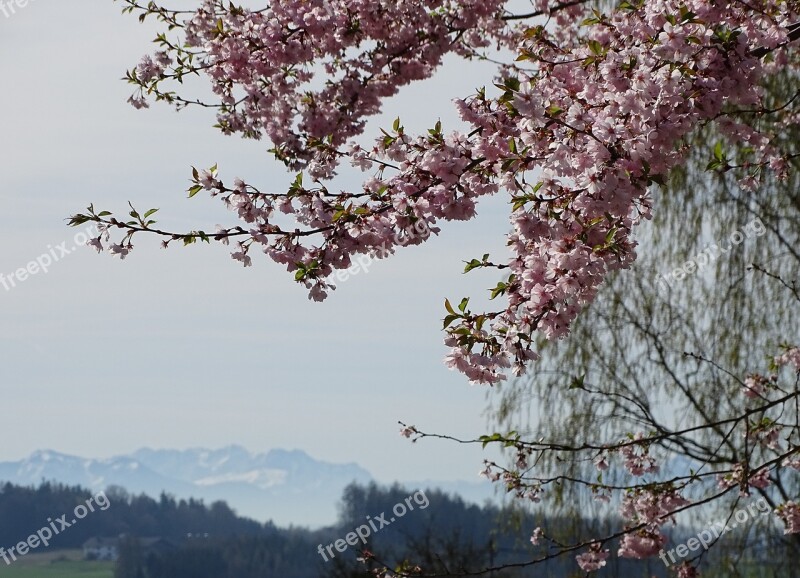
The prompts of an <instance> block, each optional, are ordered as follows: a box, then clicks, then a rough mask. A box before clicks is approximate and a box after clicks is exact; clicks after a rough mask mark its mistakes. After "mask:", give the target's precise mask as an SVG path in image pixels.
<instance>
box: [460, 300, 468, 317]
mask: <svg viewBox="0 0 800 578" xmlns="http://www.w3.org/2000/svg"><path fill="white" fill-rule="evenodd" d="M468 304H469V297H464V298H463V299H462V300H461V303H459V304H458V310H459V311H461V313H464V311H465V310H466V309H467V305H468Z"/></svg>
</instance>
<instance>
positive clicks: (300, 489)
mask: <svg viewBox="0 0 800 578" xmlns="http://www.w3.org/2000/svg"><path fill="white" fill-rule="evenodd" d="M43 480H48V481H55V482H60V483H63V484H69V485H80V486H83V487H87V488H89V489H91V490H93V491H100V490H104V489H107V488H108V487H109V486H120V487H122V488H124V489H125V490H127V491H128V492H129V493H131V494H140V493H143V494H147V495H149V496H152V497H158V496H159V495H160V494H161V493H162V492H166V493H167V494H171V495H173V496H175V497H176V498H195V499H202V500H204V501H205V502H206V503H211V502H214V501H217V500H223V501H225V502H227V503H228V504H229V505H230V506H231V507H232V508H233V509H234V510H236V512H237V513H238V514H239V515H242V516H247V517H250V518H254V519H256V520H259V521H262V522H264V521H267V520H272V521H273V522H274V523H275V524H277V525H279V526H289V525H295V526H308V527H321V526H326V525H329V524H333V523H334V522H335V521H336V516H337V505H338V503H339V499H340V498H341V495H342V491H343V490H344V488H345V487H346V486H347V485H348V484H350V483H351V482H357V483H359V484H367V483H369V482H371V481H373V478H372V476H371V475H370V473H369V472H368V471H367V470H365V469H364V468H362V467H361V466H359V465H358V464H355V463H348V464H334V463H328V462H324V461H320V460H316V459H314V458H312V457H311V456H309V455H308V454H307V453H305V452H303V451H301V450H283V449H273V450H270V451H268V452H266V453H260V454H259V453H256V454H254V453H251V452H249V451H248V450H246V449H245V448H243V447H241V446H235V445H233V446H228V447H225V448H221V449H217V450H210V449H204V448H193V449H187V450H170V449H158V450H154V449H148V448H144V449H140V450H137V451H135V452H133V453H132V454H128V455H122V456H116V457H112V458H107V459H89V458H82V457H78V456H72V455H67V454H62V453H59V452H55V451H52V450H39V451H36V452H34V453H32V454H31V455H30V456H28V457H27V458H25V459H23V460H20V461H16V462H0V481H3V482H11V483H13V484H18V485H38V484H39V483H40V482H42V481H43ZM404 485H406V486H407V487H409V488H413V489H420V488H429V487H430V488H432V487H437V488H439V489H442V490H445V491H448V492H451V493H455V494H457V495H459V496H461V497H462V498H463V499H464V500H465V501H467V502H473V503H479V504H482V503H483V502H485V500H487V499H492V496H493V493H492V486H491V484H489V483H488V482H484V483H481V482H480V481H476V482H461V481H453V482H435V483H433V482H404Z"/></svg>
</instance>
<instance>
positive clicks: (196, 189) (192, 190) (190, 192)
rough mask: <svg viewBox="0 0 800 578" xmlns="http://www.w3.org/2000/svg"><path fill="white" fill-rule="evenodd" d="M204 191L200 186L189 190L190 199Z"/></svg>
mask: <svg viewBox="0 0 800 578" xmlns="http://www.w3.org/2000/svg"><path fill="white" fill-rule="evenodd" d="M202 190H203V187H201V186H200V185H195V186H193V187H192V188H191V189H189V198H190V199H191V198H192V197H193V196H195V195H196V194H197V193H199V192H200V191H202Z"/></svg>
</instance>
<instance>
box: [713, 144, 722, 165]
mask: <svg viewBox="0 0 800 578" xmlns="http://www.w3.org/2000/svg"><path fill="white" fill-rule="evenodd" d="M714 158H715V159H717V160H718V161H724V160H725V153H724V152H723V150H722V142H718V143H717V145H716V146H715V147H714Z"/></svg>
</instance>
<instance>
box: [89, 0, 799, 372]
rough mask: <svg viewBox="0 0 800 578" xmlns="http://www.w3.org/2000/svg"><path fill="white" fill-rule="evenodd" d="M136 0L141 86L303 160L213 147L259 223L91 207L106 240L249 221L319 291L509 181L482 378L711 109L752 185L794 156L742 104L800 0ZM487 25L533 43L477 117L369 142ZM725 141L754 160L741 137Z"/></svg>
mask: <svg viewBox="0 0 800 578" xmlns="http://www.w3.org/2000/svg"><path fill="white" fill-rule="evenodd" d="M125 1H126V3H127V4H128V10H129V11H132V12H133V11H139V12H140V17H141V18H145V17H147V16H155V17H157V18H159V19H161V20H162V21H163V22H165V23H166V24H168V25H169V28H170V29H171V32H170V33H169V34H167V33H164V34H160V35H159V37H158V38H157V42H158V43H159V50H158V51H157V52H156V53H155V54H153V55H151V56H146V57H144V58H143V59H142V61H141V62H140V63H139V65H138V66H137V67H136V68H135V69H133V70H131V71H130V72H129V73H128V80H129V81H130V82H131V83H132V84H134V85H135V86H136V93H135V94H134V95H133V96H132V97H131V102H132V103H133V104H134V105H135V106H137V107H143V106H145V105H146V104H147V102H148V100H153V99H155V100H162V101H166V102H169V103H172V104H174V105H176V106H178V107H185V106H191V105H202V106H209V107H212V108H214V109H215V110H216V111H217V127H218V128H219V129H220V130H221V131H223V132H224V133H227V134H239V135H241V136H244V137H248V138H256V139H260V138H266V139H269V140H270V141H271V142H272V145H273V148H272V152H273V153H274V154H275V155H276V157H277V158H278V159H280V160H281V161H282V162H284V163H285V164H286V166H287V167H288V168H289V169H290V170H292V171H296V172H297V171H299V172H298V174H297V177H296V179H295V181H294V183H293V184H292V186H291V187H290V188H289V189H288V190H287V191H285V192H280V193H273V192H262V191H260V190H259V189H258V188H256V187H255V186H253V185H251V184H248V183H246V182H245V181H243V180H241V179H236V180H234V182H233V184H232V185H230V186H228V185H226V184H224V182H223V181H222V180H220V179H219V177H218V175H217V170H216V167H214V168H213V169H211V170H204V171H197V170H196V171H195V172H194V175H193V184H192V187H191V189H190V195H191V196H193V195H195V194H196V193H197V192H199V191H201V190H206V191H208V192H209V193H210V194H211V195H212V196H219V197H220V198H221V199H222V201H223V202H224V203H225V205H226V206H227V207H228V208H229V209H230V210H231V211H233V212H234V213H235V214H236V216H237V217H238V219H239V220H240V222H242V224H240V225H236V226H232V227H222V226H220V227H219V228H218V229H217V231H216V232H215V233H213V234H206V233H205V232H203V231H192V232H189V233H179V234H176V233H170V232H168V231H161V230H156V229H154V228H152V227H150V226H142V225H141V224H139V223H136V222H134V223H133V224H131V222H124V221H122V220H112V219H110V218H107V217H99V216H97V215H93V216H89V218H90V220H94V221H97V222H99V223H104V224H106V225H109V226H112V227H120V228H122V229H124V230H125V238H124V242H111V243H109V244H108V245H107V247H108V248H109V249H110V250H111V252H112V253H114V254H116V255H118V256H120V257H124V256H125V255H127V254H128V253H129V252H130V250H131V249H132V247H133V244H132V242H131V238H132V233H138V232H151V233H156V234H159V235H163V236H165V237H167V241H165V246H166V245H168V244H169V242H170V241H172V240H183V241H184V242H194V241H196V240H203V241H206V240H209V239H210V240H216V241H221V242H223V241H228V240H229V239H235V240H236V244H235V246H234V248H233V251H232V256H233V258H234V259H236V260H238V261H240V262H241V263H242V264H243V265H245V266H249V265H251V264H252V256H251V253H252V251H253V248H258V249H259V250H261V251H262V252H263V253H265V254H266V255H267V256H268V257H269V258H271V259H272V260H274V261H276V262H278V263H280V264H282V265H285V266H286V269H287V270H288V271H289V272H290V273H292V274H293V275H294V277H295V279H296V281H297V282H298V283H301V284H303V285H304V286H305V287H306V288H307V289H308V291H309V297H310V298H312V299H314V300H318V301H321V300H323V299H324V298H325V297H326V296H327V294H328V293H329V292H330V290H332V289H333V288H334V286H333V284H332V283H331V282H330V277H331V275H332V274H333V273H334V272H335V271H336V270H338V269H343V268H348V267H349V266H350V265H351V262H352V259H353V258H354V257H355V256H356V255H359V254H370V255H375V254H376V253H377V252H378V251H379V249H381V248H383V249H382V250H383V254H382V256H385V255H388V254H391V253H392V252H393V251H394V249H395V248H397V247H398V243H396V242H394V241H393V240H394V239H397V238H398V235H403V233H404V232H405V231H408V230H409V229H410V228H413V227H414V226H415V225H416V224H417V223H419V222H420V221H421V222H422V223H423V224H424V225H425V227H427V228H429V229H430V230H431V231H432V232H434V233H436V232H437V231H438V229H437V227H436V223H437V222H440V221H441V220H469V219H472V218H473V217H474V216H475V215H476V210H477V209H476V207H477V203H478V202H479V200H480V198H481V197H484V196H486V195H494V194H497V193H498V192H500V191H502V192H504V193H505V194H507V195H508V196H509V203H510V220H511V225H512V227H513V231H512V233H511V234H510V235H509V238H508V246H509V248H510V251H511V255H510V256H509V257H503V258H501V259H499V260H497V262H493V261H492V260H490V258H489V255H485V256H484V257H483V258H482V259H473V260H472V261H471V262H469V264H468V266H467V269H468V270H472V269H477V268H495V269H497V270H498V271H499V272H501V274H502V280H501V281H500V282H498V284H497V286H496V287H494V288H493V289H491V296H492V298H493V299H494V298H498V297H500V298H502V299H503V300H504V304H503V306H502V307H500V308H499V309H497V310H494V311H488V312H480V311H477V312H473V311H472V310H471V309H469V308H468V307H467V306H466V303H467V302H468V300H462V301H461V303H462V305H463V307H461V308H459V309H455V308H453V307H449V308H448V312H447V313H448V314H447V316H446V318H445V330H446V332H447V337H446V345H447V346H448V347H450V353H449V354H448V355H447V358H446V364H447V365H448V366H449V367H451V368H453V369H457V370H459V371H461V372H463V373H464V374H465V375H466V376H467V377H468V378H469V379H470V381H471V382H473V383H484V384H492V383H496V382H498V381H500V380H502V379H504V378H505V377H506V376H507V370H508V369H513V371H514V373H516V374H520V373H522V372H523V371H524V370H525V368H526V366H527V365H528V364H529V363H530V362H531V361H532V360H534V359H535V358H536V356H537V353H536V351H535V350H534V341H535V338H536V335H537V334H538V335H543V336H545V337H546V338H548V339H557V338H560V337H562V336H564V335H565V334H566V333H567V332H568V331H569V327H570V324H571V323H572V321H573V320H574V319H575V317H576V316H577V315H578V314H579V312H580V311H581V310H582V309H583V308H584V307H585V306H586V305H587V304H588V303H590V302H591V301H592V300H593V298H594V296H595V294H596V292H597V290H598V288H599V286H600V284H601V283H602V282H603V280H604V279H605V278H606V276H607V275H608V274H609V273H610V272H612V271H615V270H618V269H622V268H627V267H629V266H630V265H631V264H632V263H633V261H634V260H635V258H636V253H635V247H636V242H635V241H634V240H633V239H632V236H631V235H632V233H633V231H634V229H635V227H636V225H638V224H639V223H641V221H642V220H644V219H648V218H649V217H650V212H651V200H650V196H649V194H648V189H649V188H650V187H651V186H652V185H654V184H662V183H664V181H665V179H666V176H667V174H668V173H669V171H670V170H671V169H672V168H673V167H675V166H677V165H678V164H680V163H681V162H682V160H683V154H682V153H683V150H682V142H683V139H684V137H686V136H687V135H688V134H689V133H690V131H691V130H692V129H693V128H694V127H696V126H698V125H699V124H702V123H715V124H716V126H718V129H719V131H720V132H721V133H722V134H725V135H726V136H727V137H728V142H729V143H731V144H737V143H738V144H741V145H743V146H744V145H746V147H747V150H748V151H750V153H749V154H750V155H751V158H748V159H747V162H746V164H742V165H741V167H743V168H742V171H743V173H746V174H747V176H746V177H745V178H746V179H747V182H748V183H749V184H750V185H751V186H752V185H753V184H754V182H755V181H756V180H757V179H758V178H760V175H762V174H763V173H764V172H765V171H768V170H772V171H774V172H775V173H776V174H777V175H778V176H779V177H784V176H785V173H786V170H787V163H786V160H787V158H788V157H789V156H790V154H789V153H788V152H785V151H781V150H779V149H778V148H777V145H775V144H774V143H773V142H772V139H771V138H770V134H767V133H763V132H759V131H758V130H756V129H755V128H753V127H752V126H750V125H749V124H747V123H746V122H743V121H742V120H741V118H740V116H737V114H738V113H739V111H741V110H743V109H747V108H749V109H754V108H755V109H756V110H757V109H758V107H759V106H761V103H762V102H761V101H762V93H761V88H760V82H761V81H762V80H763V79H764V78H765V77H766V76H767V75H769V74H773V73H776V71H777V70H779V68H780V66H779V65H777V64H776V62H781V63H783V65H784V66H786V65H788V64H792V63H793V62H794V59H792V58H790V57H789V56H787V54H789V53H790V52H791V51H792V44H791V41H792V40H793V37H792V36H790V32H789V30H790V27H791V25H792V23H793V22H794V21H795V20H796V19H797V14H798V10H797V3H796V2H780V3H779V2H775V1H766V0H761V1H758V2H756V3H755V4H753V3H751V4H745V3H718V2H711V1H709V0H689V1H686V2H679V1H677V0H658V1H655V2H649V1H648V2H641V1H635V2H626V3H624V6H622V7H620V8H618V9H616V10H614V11H612V12H610V13H608V14H605V13H602V12H600V11H596V10H595V11H590V10H589V8H590V6H589V4H588V3H583V2H577V3H565V4H549V3H547V2H545V1H544V0H537V2H535V3H534V5H535V6H534V7H535V8H536V9H537V11H536V12H535V13H532V14H530V15H527V16H535V15H542V14H544V15H549V16H550V19H549V20H548V22H547V25H546V26H543V25H540V24H538V23H537V21H536V20H535V19H534V20H527V19H526V18H525V17H522V16H516V15H513V14H511V13H510V12H509V11H508V10H507V9H506V6H505V4H506V3H505V2H503V1H500V0H490V1H485V0H425V1H423V2H411V1H408V0H398V1H392V2H373V1H367V0H356V1H353V0H347V1H345V0H335V1H333V2H327V1H325V2H323V1H322V0H311V1H305V0H304V1H302V2H300V1H297V2H281V3H278V4H274V3H273V4H270V5H268V6H267V7H266V8H264V9H262V10H250V9H246V8H240V7H236V6H234V5H231V4H228V3H225V2H222V1H221V0H203V2H201V5H200V7H199V8H197V9H196V10H190V11H188V16H187V11H177V10H174V11H172V10H168V9H166V8H161V7H159V6H157V5H156V4H155V3H152V2H150V3H148V4H147V5H140V4H139V3H138V2H137V1H136V0H125ZM170 34H174V35H175V36H176V37H175V38H171V37H170ZM491 46H494V47H501V48H504V49H506V50H511V51H513V52H515V53H516V54H517V57H516V59H515V60H514V61H513V62H509V63H505V64H503V65H501V66H500V68H499V77H498V79H497V80H496V82H495V88H496V89H499V93H490V92H489V91H487V90H486V89H483V90H481V91H479V92H478V93H477V94H476V95H473V96H471V97H468V98H460V99H457V100H456V107H457V109H458V111H459V113H460V115H461V117H462V119H463V120H464V122H465V123H466V124H467V125H468V126H469V127H470V129H469V131H467V132H457V131H449V132H448V131H445V130H443V128H442V126H441V124H438V125H437V126H436V127H434V128H432V129H431V130H430V131H429V132H428V133H427V134H424V135H410V134H407V133H406V132H405V130H404V128H403V126H402V125H401V123H400V121H399V119H398V121H397V122H396V123H395V125H394V126H393V127H392V129H391V130H385V131H383V133H382V134H381V135H380V136H378V137H377V138H376V139H375V140H374V141H373V142H372V143H371V144H368V143H365V142H357V141H356V138H357V137H360V136H362V133H363V132H364V127H365V122H366V119H367V118H368V117H369V116H371V115H374V114H377V113H378V112H380V110H381V106H382V103H383V101H384V100H385V99H386V98H388V97H391V96H393V95H395V94H396V93H397V92H398V91H399V90H400V88H402V87H403V86H405V85H407V84H409V83H411V82H414V81H418V80H421V79H424V78H428V77H430V76H432V75H433V74H434V73H435V71H436V70H437V69H438V67H439V66H440V65H441V64H442V62H443V58H444V57H445V56H446V55H447V54H449V53H452V54H455V55H459V56H462V57H465V58H473V57H476V56H479V55H480V54H481V53H482V51H484V52H485V51H486V50H487V49H488V48H489V47H491ZM773 53H774V54H775V56H774V57H772V56H771V55H772V54H773ZM765 55H770V58H764V56H765ZM765 61H767V62H765ZM194 74H197V75H202V76H204V77H206V78H208V79H209V80H210V82H211V87H212V90H213V94H214V96H215V98H216V99H217V101H218V102H215V103H212V104H207V103H203V102H200V101H199V100H191V99H189V98H186V97H184V96H182V95H180V94H178V93H176V92H174V91H173V90H172V87H174V86H176V85H177V86H180V85H181V83H182V82H183V79H184V77H187V76H190V75H194ZM783 113H785V114H789V113H790V111H783ZM714 162H715V163H716V164H713V163H712V165H709V166H710V168H712V169H717V170H729V169H731V168H732V167H734V166H740V165H734V163H735V162H736V161H734V159H733V158H731V159H729V158H728V155H727V152H726V151H724V150H717V151H715V161H714ZM348 165H350V166H351V168H354V169H355V170H358V171H362V172H363V173H364V174H365V175H364V182H363V186H362V188H361V189H360V190H357V191H332V190H330V188H329V186H328V183H329V181H331V179H333V178H334V177H335V175H336V174H337V172H338V171H339V170H341V169H342V168H344V167H347V166H348ZM86 216H87V215H76V217H86ZM419 242H422V240H419ZM95 246H96V247H98V248H100V247H102V246H103V245H102V243H100V242H99V240H98V241H97V242H95ZM756 385H757V384H756Z"/></svg>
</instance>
